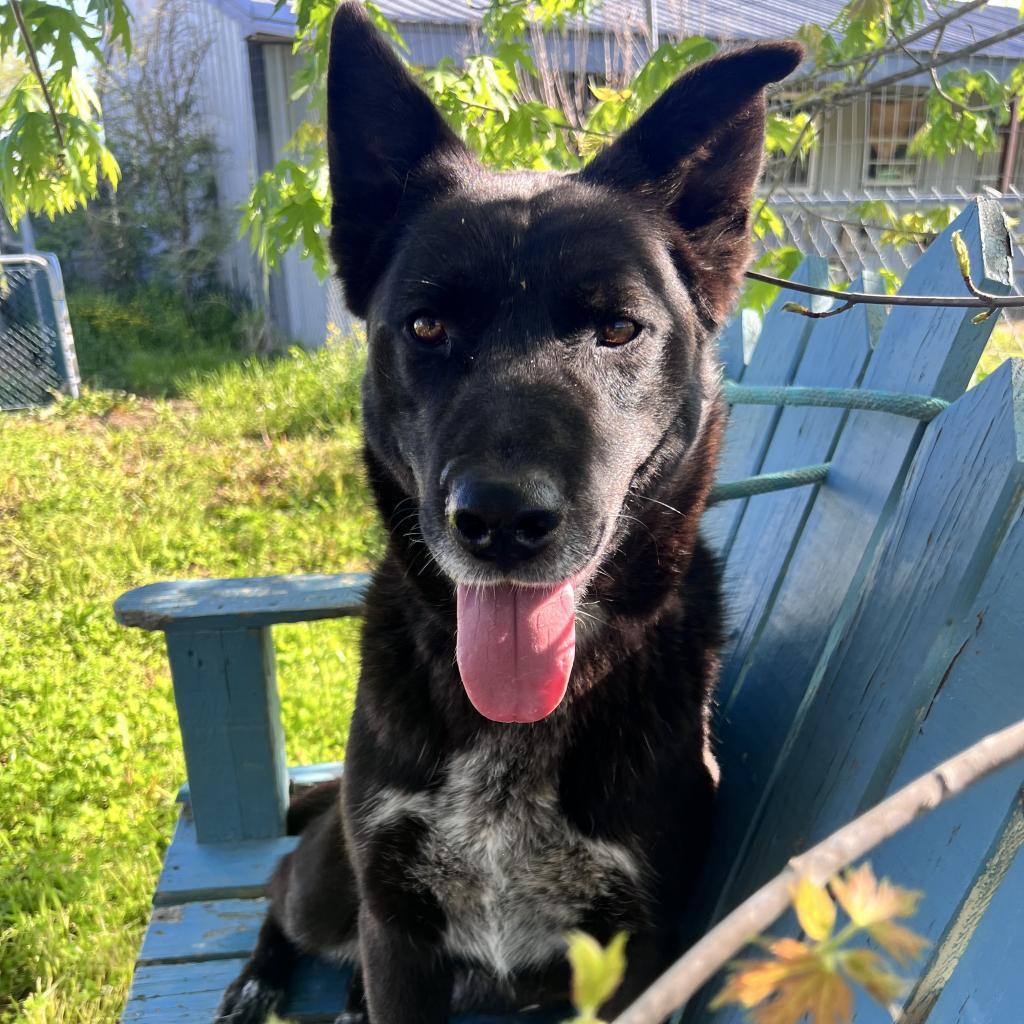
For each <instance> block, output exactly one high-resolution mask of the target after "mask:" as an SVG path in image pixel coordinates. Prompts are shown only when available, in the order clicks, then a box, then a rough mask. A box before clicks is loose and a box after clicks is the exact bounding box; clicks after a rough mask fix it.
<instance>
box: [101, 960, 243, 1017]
mask: <svg viewBox="0 0 1024 1024" xmlns="http://www.w3.org/2000/svg"><path fill="white" fill-rule="evenodd" d="M244 964H245V960H244V959H237V960H210V961H208V962H206V963H199V964H185V965H182V964H173V965H166V964H164V965H158V966H147V967H140V968H139V969H138V970H137V971H136V972H135V977H134V978H133V979H132V989H131V993H130V994H129V996H128V1003H127V1005H126V1006H125V1008H124V1013H123V1014H122V1015H121V1021H122V1024H158V1022H159V1024H164V1022H167V1024H210V1022H211V1021H212V1020H213V1017H214V1013H215V1011H216V1009H217V1006H218V1004H219V1003H220V997H221V995H222V994H223V992H224V989H225V988H226V987H227V986H228V984H230V982H231V981H232V980H233V979H234V978H235V976H236V975H237V974H238V972H239V971H240V970H241V969H242V967H243V965H244Z"/></svg>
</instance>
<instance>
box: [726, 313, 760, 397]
mask: <svg viewBox="0 0 1024 1024" xmlns="http://www.w3.org/2000/svg"><path fill="white" fill-rule="evenodd" d="M760 333H761V318H760V317H759V316H758V315H757V313H756V311H755V310H752V309H740V310H737V312H736V315H735V316H734V317H733V318H732V319H731V320H730V321H729V323H728V324H726V326H725V328H724V330H723V331H722V333H721V334H720V335H719V337H718V358H719V359H720V360H721V361H722V369H723V371H724V372H725V376H726V377H727V378H728V379H729V380H734V381H739V380H741V379H742V378H743V374H744V373H745V372H746V369H747V365H746V359H747V352H752V351H753V349H754V346H755V345H756V344H757V337H758V335H759V334H760Z"/></svg>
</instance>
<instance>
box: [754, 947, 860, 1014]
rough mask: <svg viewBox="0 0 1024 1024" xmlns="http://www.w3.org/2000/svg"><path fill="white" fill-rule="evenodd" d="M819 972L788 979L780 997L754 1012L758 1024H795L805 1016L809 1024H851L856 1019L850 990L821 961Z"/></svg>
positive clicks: (782, 987)
mask: <svg viewBox="0 0 1024 1024" xmlns="http://www.w3.org/2000/svg"><path fill="white" fill-rule="evenodd" d="M817 964H818V969H817V970H816V971H813V972H810V973H807V974H803V975H801V976H800V977H794V978H787V979H786V980H785V981H784V982H782V984H781V985H780V986H779V990H778V994H777V995H776V997H775V998H774V999H773V1000H772V1001H771V1002H770V1003H767V1004H765V1005H764V1006H760V1007H758V1008H757V1009H756V1010H754V1012H753V1014H752V1015H751V1016H752V1019H753V1020H754V1022H755V1024H794V1022H795V1021H798V1020H800V1019H801V1018H803V1017H804V1016H806V1017H807V1018H808V1021H809V1024H849V1021H850V1019H851V1018H852V1016H853V992H852V991H851V990H850V986H849V985H847V984H846V982H845V981H844V980H843V979H842V978H841V977H840V976H839V975H838V974H837V973H836V972H835V971H831V970H829V969H828V968H827V967H826V966H825V964H823V963H822V962H821V961H820V960H819V961H817Z"/></svg>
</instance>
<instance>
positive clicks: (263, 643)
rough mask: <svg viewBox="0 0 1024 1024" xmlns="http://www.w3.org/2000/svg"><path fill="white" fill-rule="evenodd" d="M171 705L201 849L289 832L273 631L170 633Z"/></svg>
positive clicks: (241, 630) (265, 628) (282, 734)
mask: <svg viewBox="0 0 1024 1024" xmlns="http://www.w3.org/2000/svg"><path fill="white" fill-rule="evenodd" d="M167 653H168V656H169V658H170V663H171V678H172V680H173V681H174V701H175V704H176V706H177V709H178V724H179V725H180V727H181V741H182V746H183V747H184V751H185V765H186V767H187V769H188V778H189V786H190V797H191V802H192V813H193V816H194V818H195V824H196V832H197V835H198V836H199V839H200V841H201V842H204V843H219V842H227V841H232V840H238V839H262V838H266V837H269V836H276V835H280V834H281V833H282V832H283V831H284V817H285V812H286V810H287V807H288V776H287V772H286V770H285V760H284V757H285V754H284V732H283V730H282V728H281V708H280V701H279V699H278V693H277V679H276V674H275V671H274V645H273V641H272V639H271V636H270V629H269V628H268V627H263V628H261V629H232V630H227V629H225V630H218V631H197V632H175V633H168V634H167Z"/></svg>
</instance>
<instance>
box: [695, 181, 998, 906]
mask: <svg viewBox="0 0 1024 1024" xmlns="http://www.w3.org/2000/svg"><path fill="white" fill-rule="evenodd" d="M993 215H994V216H996V217H998V218H999V227H998V229H995V228H993V225H992V216H993ZM1001 218H1002V214H1001V212H1000V210H999V206H998V204H997V203H994V202H993V201H991V200H977V201H975V202H973V203H971V204H969V205H968V206H967V207H966V208H965V209H964V211H963V212H962V213H961V214H960V216H959V217H958V218H957V220H956V221H955V222H954V224H953V225H951V227H950V229H948V230H947V231H946V232H944V233H943V235H942V236H940V238H939V239H938V240H937V241H936V242H935V243H933V244H932V246H931V247H930V248H929V249H928V251H927V252H926V253H924V255H923V256H922V257H921V258H920V259H919V260H918V261H917V263H916V264H915V265H914V266H913V268H911V270H910V272H909V274H908V275H907V279H906V281H905V283H904V289H905V290H906V291H907V292H908V293H910V292H913V293H920V294H957V293H958V292H959V291H960V290H962V288H963V281H962V278H961V276H960V271H959V267H958V266H957V263H956V260H955V258H954V256H953V253H952V249H951V247H950V242H949V235H950V234H951V232H952V231H953V230H957V229H959V230H961V231H962V233H963V237H964V241H965V242H966V244H967V246H968V249H969V251H970V253H971V259H972V267H973V271H974V274H975V277H976V280H977V281H978V283H979V284H980V285H981V286H982V287H984V288H986V289H988V290H990V291H993V292H999V293H1005V292H1006V291H1008V289H1009V287H1010V280H1011V271H1012V267H1011V263H1010V259H1009V239H1008V236H1007V234H1006V229H1005V224H1003V222H1002V220H1001ZM983 227H984V230H982V229H983ZM982 278H983V280H982ZM845 315H848V314H844V316H845ZM972 316H973V314H972V311H971V310H960V309H941V308H936V309H921V308H911V307H901V308H894V309H893V311H892V313H891V314H890V315H889V317H888V319H887V320H886V323H885V327H884V328H883V330H882V333H881V336H880V337H879V341H878V346H877V348H876V350H875V352H874V354H873V355H872V357H871V360H870V362H869V364H868V369H867V371H866V373H865V375H864V380H863V382H862V384H863V386H864V387H865V388H873V389H877V390H890V391H907V392H912V393H920V394H935V395H939V396H942V397H949V396H950V395H955V394H956V393H958V392H960V391H962V390H963V388H964V387H965V386H966V385H967V382H968V380H969V378H970V374H971V372H973V367H974V365H976V363H977V359H978V358H979V357H980V354H981V351H982V349H983V348H984V346H985V343H986V341H987V340H988V337H989V335H990V334H991V331H992V326H993V324H992V320H989V321H986V322H984V323H980V324H974V323H972V322H971V320H972ZM992 319H994V318H992ZM922 432H923V428H922V426H921V424H919V423H917V422H916V421H912V420H907V419H903V418H901V417H898V416H892V415H887V414H885V413H878V412H851V413H850V415H849V418H848V420H847V423H846V425H845V427H844V429H843V431H842V434H841V436H840V438H839V441H838V444H837V446H836V450H835V452H834V453H833V456H832V460H831V462H832V471H831V472H830V474H829V478H828V481H827V483H826V484H825V485H824V486H822V487H821V488H819V490H818V493H817V495H816V496H815V499H814V502H813V505H812V506H811V509H810V512H809V513H808V517H807V521H806V523H805V525H804V528H803V530H802V531H801V534H800V538H799V542H798V543H797V545H796V547H795V549H794V551H793V554H792V556H791V558H790V560H789V563H788V565H787V567H786V571H785V575H784V576H783V577H782V579H781V581H780V583H779V586H778V588H777V591H776V593H775V594H773V595H772V600H771V602H770V604H768V605H767V606H766V607H765V609H764V612H763V615H762V616H761V620H760V623H759V625H758V626H757V627H756V643H754V645H753V646H752V647H751V649H750V651H749V653H748V654H747V656H746V660H745V662H744V664H743V666H742V668H741V669H739V672H740V673H743V674H745V675H746V681H744V682H743V683H742V689H741V690H740V691H739V696H738V697H737V700H736V701H735V703H734V707H733V708H732V718H733V720H734V721H736V722H738V721H741V720H742V721H745V722H747V723H748V725H749V728H748V729H747V730H746V732H745V734H744V735H743V736H742V737H741V736H739V735H737V736H735V737H733V739H732V742H733V743H734V744H738V745H739V746H738V750H737V755H738V756H741V757H743V758H744V759H745V760H744V763H745V764H750V765H752V767H751V768H750V773H749V775H747V774H746V773H745V774H744V776H743V779H740V780H739V781H740V782H741V783H742V782H743V781H744V780H749V785H748V786H746V787H745V788H744V791H743V793H741V794H737V796H736V798H735V799H734V800H733V801H732V802H731V803H730V806H729V808H728V814H725V813H723V814H721V815H719V818H718V822H717V825H716V834H715V837H714V839H713V844H714V845H713V851H712V854H711V856H710V857H709V859H708V868H707V873H706V879H705V885H706V887H707V888H708V889H709V890H711V891H713V892H716V893H719V894H720V899H719V906H718V913H721V912H724V911H725V910H726V909H727V908H728V907H729V906H731V905H734V902H735V898H736V895H735V893H732V892H731V891H730V890H729V887H728V886H726V885H723V881H722V874H723V871H724V870H725V869H726V867H727V866H728V865H730V864H734V863H735V862H736V860H737V855H738V853H739V852H740V850H741V849H745V848H746V846H747V845H749V843H750V841H751V836H752V829H753V823H755V822H756V821H757V820H759V819H760V817H761V812H760V811H759V807H760V806H761V805H762V804H763V802H764V800H765V787H764V784H763V782H762V781H761V780H764V779H765V778H769V777H770V776H771V774H772V772H773V771H774V766H775V765H776V764H777V763H782V762H784V761H785V759H786V758H787V756H788V754H787V751H788V750H789V749H790V737H791V736H792V735H794V734H795V731H796V729H797V728H798V727H799V724H800V722H801V721H802V716H803V714H804V711H805V709H806V707H807V706H809V704H810V703H811V696H810V695H809V693H808V690H809V688H810V687H813V685H814V683H813V676H814V670H815V666H816V665H817V664H818V662H819V660H820V659H821V657H822V655H823V653H824V650H825V646H826V644H827V642H828V638H829V635H830V634H831V632H832V630H833V627H834V626H835V624H836V620H837V619H838V618H839V617H840V615H841V610H842V609H843V604H844V600H845V599H846V596H847V594H848V593H851V592H853V591H855V590H856V589H857V588H858V583H857V582H856V581H857V580H858V579H859V570H861V566H862V563H863V564H864V565H865V566H866V564H867V559H868V557H869V554H870V550H871V549H872V547H873V544H874V543H875V538H877V536H878V535H879V531H880V520H882V519H884V518H885V515H886V514H887V513H886V509H887V506H888V503H889V501H890V496H891V495H892V494H893V492H894V490H895V489H896V488H898V487H899V486H900V484H901V482H902V480H903V478H904V476H905V473H906V467H907V465H908V464H909V457H910V455H911V454H912V453H913V451H914V449H915V448H916V446H917V444H918V443H919V440H920V437H921V435H922ZM861 571H863V570H861ZM738 678H742V675H740V676H739V677H738ZM805 768H806V763H803V764H802V766H801V767H800V768H797V766H794V768H793V770H794V772H796V771H798V770H803V769H805ZM735 822H740V823H742V824H743V825H744V829H745V832H746V839H745V840H744V842H743V843H742V844H741V845H740V846H739V847H738V846H737V844H736V843H735V842H734V841H733V836H732V825H734V824H735ZM723 839H728V842H725V841H723Z"/></svg>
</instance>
